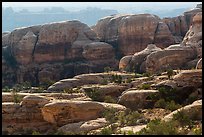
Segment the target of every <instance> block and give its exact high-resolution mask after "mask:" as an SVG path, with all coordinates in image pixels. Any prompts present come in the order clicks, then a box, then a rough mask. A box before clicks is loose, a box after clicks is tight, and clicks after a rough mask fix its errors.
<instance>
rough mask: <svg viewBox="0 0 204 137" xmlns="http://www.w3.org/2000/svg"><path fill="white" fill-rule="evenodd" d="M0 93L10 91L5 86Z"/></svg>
mask: <svg viewBox="0 0 204 137" xmlns="http://www.w3.org/2000/svg"><path fill="white" fill-rule="evenodd" d="M2 92H10V89H9V87H8V86H5V87H4V88H3V89H2Z"/></svg>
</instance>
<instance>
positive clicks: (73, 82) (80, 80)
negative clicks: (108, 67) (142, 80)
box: [47, 72, 134, 92]
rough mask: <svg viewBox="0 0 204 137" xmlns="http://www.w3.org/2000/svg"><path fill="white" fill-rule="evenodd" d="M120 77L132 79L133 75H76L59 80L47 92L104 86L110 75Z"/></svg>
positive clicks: (119, 73) (118, 73)
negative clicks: (97, 85)
mask: <svg viewBox="0 0 204 137" xmlns="http://www.w3.org/2000/svg"><path fill="white" fill-rule="evenodd" d="M116 74H117V75H120V76H121V77H122V78H123V79H126V78H128V77H133V76H134V75H133V74H126V73H121V72H117V73H115V72H113V73H90V74H81V75H77V76H75V77H73V78H70V79H63V80H60V81H58V82H56V83H54V84H53V85H51V86H50V87H49V88H48V89H47V90H48V91H52V92H55V91H63V89H66V88H73V87H77V86H82V85H90V84H104V80H110V79H111V77H112V75H116Z"/></svg>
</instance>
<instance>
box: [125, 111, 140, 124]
mask: <svg viewBox="0 0 204 137" xmlns="http://www.w3.org/2000/svg"><path fill="white" fill-rule="evenodd" d="M139 118H141V114H140V113H139V112H137V111H130V112H129V113H128V114H127V115H126V116H125V124H126V125H127V126H133V125H136V124H137V120H138V119H139Z"/></svg>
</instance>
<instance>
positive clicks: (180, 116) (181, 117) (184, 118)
mask: <svg viewBox="0 0 204 137" xmlns="http://www.w3.org/2000/svg"><path fill="white" fill-rule="evenodd" d="M173 120H176V121H178V122H179V123H180V125H182V126H185V125H189V126H192V124H193V121H192V120H191V119H190V118H189V116H188V115H187V114H185V112H183V111H178V112H177V113H176V114H174V115H173Z"/></svg>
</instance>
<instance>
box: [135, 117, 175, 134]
mask: <svg viewBox="0 0 204 137" xmlns="http://www.w3.org/2000/svg"><path fill="white" fill-rule="evenodd" d="M135 134H137V135H178V134H179V132H178V123H177V122H176V121H169V122H165V121H161V120H160V119H154V120H151V121H150V122H149V123H148V124H147V127H145V128H143V129H142V130H141V131H139V132H137V133H135Z"/></svg>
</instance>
